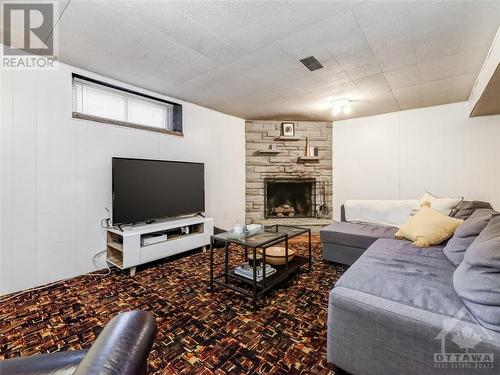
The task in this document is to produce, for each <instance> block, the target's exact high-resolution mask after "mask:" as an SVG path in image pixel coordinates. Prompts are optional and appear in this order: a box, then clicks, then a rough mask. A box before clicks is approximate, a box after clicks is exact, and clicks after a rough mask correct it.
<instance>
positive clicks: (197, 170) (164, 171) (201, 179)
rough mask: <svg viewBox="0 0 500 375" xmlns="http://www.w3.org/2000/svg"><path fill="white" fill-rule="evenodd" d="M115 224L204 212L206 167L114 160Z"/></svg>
mask: <svg viewBox="0 0 500 375" xmlns="http://www.w3.org/2000/svg"><path fill="white" fill-rule="evenodd" d="M112 167H113V172H112V173H113V187H112V189H113V224H114V225H120V224H127V223H137V222H140V221H149V220H154V219H158V218H164V217H172V216H181V215H187V214H196V213H198V212H204V211H205V171H204V170H205V166H204V164H203V163H188V162H180V161H163V160H145V159H129V158H113V159H112Z"/></svg>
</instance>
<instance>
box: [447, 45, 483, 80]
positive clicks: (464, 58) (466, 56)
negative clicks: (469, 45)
mask: <svg viewBox="0 0 500 375" xmlns="http://www.w3.org/2000/svg"><path fill="white" fill-rule="evenodd" d="M488 51H489V48H478V49H474V50H470V51H467V52H462V53H460V54H458V55H457V61H456V66H455V75H456V76H461V75H464V74H468V73H476V74H477V73H479V72H480V70H481V68H482V66H483V63H484V61H485V60H486V56H487V55H488Z"/></svg>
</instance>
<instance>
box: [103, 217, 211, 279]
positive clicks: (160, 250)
mask: <svg viewBox="0 0 500 375" xmlns="http://www.w3.org/2000/svg"><path fill="white" fill-rule="evenodd" d="M186 228H187V230H186ZM213 234H214V220H213V219H212V218H208V217H201V216H194V217H188V218H182V219H176V220H164V221H158V222H155V223H152V224H144V225H135V226H128V227H127V226H123V231H120V230H119V229H115V228H109V229H107V233H106V240H107V241H106V242H107V244H106V255H107V261H108V262H109V263H110V264H112V265H114V266H116V267H118V268H119V269H121V270H125V269H129V271H130V275H131V276H133V275H135V270H136V267H137V266H138V265H141V264H144V263H149V262H152V261H155V260H158V259H162V258H166V257H169V256H172V255H175V254H179V253H182V252H185V251H189V250H193V249H196V248H199V247H205V246H207V245H208V244H210V236H212V235H213ZM155 237H156V238H157V240H156V241H157V242H154V243H151V242H149V243H148V239H149V240H151V239H154V238H155Z"/></svg>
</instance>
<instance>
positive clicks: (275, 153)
mask: <svg viewBox="0 0 500 375" xmlns="http://www.w3.org/2000/svg"><path fill="white" fill-rule="evenodd" d="M280 152H281V151H279V150H259V151H257V153H258V154H259V155H277V154H279V153H280Z"/></svg>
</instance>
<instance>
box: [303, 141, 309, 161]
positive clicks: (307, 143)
mask: <svg viewBox="0 0 500 375" xmlns="http://www.w3.org/2000/svg"><path fill="white" fill-rule="evenodd" d="M304 156H305V157H308V156H310V155H309V137H306V150H305V153H304Z"/></svg>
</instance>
